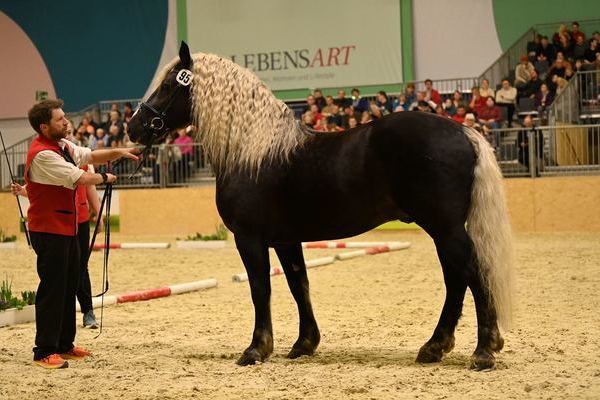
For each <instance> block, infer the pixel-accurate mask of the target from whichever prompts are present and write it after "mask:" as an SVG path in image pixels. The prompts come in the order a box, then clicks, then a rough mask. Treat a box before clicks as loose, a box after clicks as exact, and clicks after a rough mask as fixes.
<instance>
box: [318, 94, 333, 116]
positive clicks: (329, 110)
mask: <svg viewBox="0 0 600 400" xmlns="http://www.w3.org/2000/svg"><path fill="white" fill-rule="evenodd" d="M321 114H323V115H327V116H329V115H331V114H333V97H332V96H327V97H325V107H322V108H321Z"/></svg>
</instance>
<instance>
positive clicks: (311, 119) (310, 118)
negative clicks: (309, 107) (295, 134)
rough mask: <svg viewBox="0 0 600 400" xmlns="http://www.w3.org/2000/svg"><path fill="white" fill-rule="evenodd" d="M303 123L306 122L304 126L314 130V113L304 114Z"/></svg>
mask: <svg viewBox="0 0 600 400" xmlns="http://www.w3.org/2000/svg"><path fill="white" fill-rule="evenodd" d="M302 122H304V125H306V126H308V127H309V128H312V127H313V126H314V125H315V117H314V115H313V113H312V111H307V112H305V113H304V114H302Z"/></svg>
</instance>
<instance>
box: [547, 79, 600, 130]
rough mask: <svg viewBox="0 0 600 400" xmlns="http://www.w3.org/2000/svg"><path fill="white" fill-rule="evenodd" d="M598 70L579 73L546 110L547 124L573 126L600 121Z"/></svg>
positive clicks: (599, 80) (599, 81)
mask: <svg viewBox="0 0 600 400" xmlns="http://www.w3.org/2000/svg"><path fill="white" fill-rule="evenodd" d="M599 88H600V70H592V71H579V72H577V73H576V74H575V76H574V77H573V78H571V80H570V81H569V82H568V83H567V85H566V86H565V87H564V89H562V91H561V92H560V94H558V96H557V97H556V99H555V100H554V102H553V103H552V105H551V106H550V109H549V110H548V122H549V123H550V124H551V125H555V124H573V123H579V122H584V123H585V122H587V123H596V122H597V121H599V120H600V90H599Z"/></svg>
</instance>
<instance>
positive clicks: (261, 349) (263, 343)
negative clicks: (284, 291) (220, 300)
mask: <svg viewBox="0 0 600 400" xmlns="http://www.w3.org/2000/svg"><path fill="white" fill-rule="evenodd" d="M235 243H236V246H237V249H238V252H239V253H240V256H241V258H242V261H243V262H244V266H245V267H246V272H247V273H248V280H249V282H250V291H251V293H252V302H253V303H254V318H255V319H254V333H253V334H252V342H251V343H250V346H248V348H247V349H246V350H244V353H243V354H242V356H241V357H240V358H239V360H238V361H237V363H238V364H239V365H250V364H255V363H256V362H257V361H265V360H266V359H267V358H269V355H270V354H271V353H272V352H273V324H272V322H271V306H270V300H271V277H270V274H269V271H270V269H271V267H270V265H269V248H268V247H267V245H266V244H265V243H264V242H263V241H261V240H260V239H258V238H256V237H252V236H244V235H241V234H238V235H236V236H235Z"/></svg>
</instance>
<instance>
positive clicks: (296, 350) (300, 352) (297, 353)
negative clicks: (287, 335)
mask: <svg viewBox="0 0 600 400" xmlns="http://www.w3.org/2000/svg"><path fill="white" fill-rule="evenodd" d="M313 354H315V349H314V348H310V349H309V348H305V347H302V346H298V347H296V345H294V347H292V350H290V352H289V353H288V355H287V358H290V359H294V358H298V357H302V356H312V355H313Z"/></svg>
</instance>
